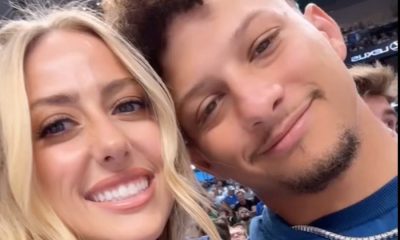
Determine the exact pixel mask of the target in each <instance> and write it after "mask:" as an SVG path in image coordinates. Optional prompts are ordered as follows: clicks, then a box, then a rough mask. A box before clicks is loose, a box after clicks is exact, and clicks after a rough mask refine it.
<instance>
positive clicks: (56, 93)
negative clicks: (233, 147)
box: [0, 8, 220, 240]
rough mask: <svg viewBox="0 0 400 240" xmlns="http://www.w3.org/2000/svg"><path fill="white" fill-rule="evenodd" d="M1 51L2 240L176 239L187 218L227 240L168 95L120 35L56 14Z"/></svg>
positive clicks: (22, 31) (19, 32)
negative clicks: (210, 212) (198, 183)
mask: <svg viewBox="0 0 400 240" xmlns="http://www.w3.org/2000/svg"><path fill="white" fill-rule="evenodd" d="M0 45H1V48H0V72H1V78H0V139H1V143H0V144H1V145H0V168H1V169H0V170H1V176H0V177H1V179H0V182H1V184H0V187H1V189H0V210H1V211H2V212H1V214H0V215H1V217H0V224H1V227H0V231H1V232H0V236H1V238H2V239H3V238H4V239H7V240H9V239H11V240H12V239H18V240H21V239H22V240H23V239H34V240H36V239H40V240H55V239H57V240H58V239H63V240H68V239H71V240H72V239H121V240H123V239H130V240H132V239H135V240H139V239H143V240H149V239H171V240H177V239H183V238H184V236H183V232H184V231H185V224H186V223H187V222H188V221H187V219H188V217H191V218H193V219H194V220H195V221H196V222H197V223H198V224H199V225H200V227H201V228H202V229H203V230H204V231H205V232H207V234H208V235H209V236H210V237H211V238H212V239H220V238H219V236H218V235H217V233H216V230H215V227H214V226H213V225H212V223H211V221H210V220H209V219H208V216H207V214H206V213H205V212H204V211H203V207H207V205H206V204H203V202H204V201H206V200H205V198H204V197H203V196H202V195H201V194H200V193H199V189H198V188H197V187H194V186H195V181H194V178H193V175H192V172H191V169H190V167H189V163H188V161H187V156H186V153H185V151H184V143H183V140H182V137H181V136H180V134H179V131H178V128H177V124H176V120H175V117H174V116H175V114H174V110H173V107H172V106H173V104H172V101H171V99H170V96H169V94H168V92H167V89H166V88H165V86H164V85H163V84H162V82H161V81H160V79H159V78H158V77H157V76H156V74H155V73H154V71H153V70H152V69H151V68H150V67H149V65H148V64H147V62H146V61H145V60H144V59H143V58H142V57H141V55H140V54H139V53H138V52H137V51H136V50H135V49H134V48H132V47H131V46H129V44H127V42H126V41H124V40H123V39H122V38H121V37H120V36H119V35H118V34H117V33H115V32H114V31H112V30H111V29H110V28H109V27H107V25H105V24H104V23H103V22H102V21H101V20H99V19H98V18H97V17H95V16H94V15H92V14H89V13H87V12H83V11H80V10H77V8H76V9H70V10H53V11H50V12H48V13H46V14H40V15H38V14H30V17H29V18H26V19H24V20H18V21H10V22H9V23H7V24H6V25H4V26H3V27H2V29H1V31H0ZM198 203H202V205H203V206H200V205H199V204H198Z"/></svg>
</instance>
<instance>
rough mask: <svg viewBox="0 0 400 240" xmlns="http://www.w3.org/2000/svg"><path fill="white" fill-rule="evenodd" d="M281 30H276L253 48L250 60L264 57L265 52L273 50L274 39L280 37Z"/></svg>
mask: <svg viewBox="0 0 400 240" xmlns="http://www.w3.org/2000/svg"><path fill="white" fill-rule="evenodd" d="M278 33H279V30H277V29H276V30H274V32H273V33H271V34H269V35H268V36H267V37H265V38H264V39H263V40H261V41H260V42H259V43H257V45H256V46H255V47H254V48H253V50H252V52H251V54H250V60H254V59H255V58H257V57H259V56H260V55H262V54H263V53H264V52H265V51H267V50H268V49H269V48H271V45H272V44H273V41H274V39H275V38H276V36H277V35H278Z"/></svg>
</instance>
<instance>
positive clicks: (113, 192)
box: [91, 178, 149, 202]
mask: <svg viewBox="0 0 400 240" xmlns="http://www.w3.org/2000/svg"><path fill="white" fill-rule="evenodd" d="M148 186H149V182H148V179H147V178H141V179H140V180H135V181H133V182H130V183H126V184H121V185H118V186H116V187H114V188H111V189H109V190H106V191H103V192H99V193H95V194H93V195H92V197H91V199H92V200H93V201H95V202H115V201H120V200H124V199H127V198H130V197H133V196H135V195H137V194H139V193H141V192H143V191H144V190H146V189H147V188H148Z"/></svg>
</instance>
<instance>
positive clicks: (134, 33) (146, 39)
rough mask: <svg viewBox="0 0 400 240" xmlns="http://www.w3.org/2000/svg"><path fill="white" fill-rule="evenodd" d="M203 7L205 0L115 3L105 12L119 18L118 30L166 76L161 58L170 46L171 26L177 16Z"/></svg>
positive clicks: (153, 0) (134, 0)
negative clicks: (168, 42) (169, 28)
mask: <svg viewBox="0 0 400 240" xmlns="http://www.w3.org/2000/svg"><path fill="white" fill-rule="evenodd" d="M202 4H203V0H115V6H114V8H113V9H109V11H107V9H105V14H106V15H107V14H113V15H116V16H115V17H116V19H112V21H113V24H114V26H116V27H117V28H118V30H119V31H120V33H121V34H122V35H123V36H124V37H125V38H126V39H127V40H128V41H129V42H131V43H132V44H134V45H135V47H136V48H138V49H139V50H140V51H141V52H142V54H143V55H144V57H145V58H146V59H147V61H149V63H150V65H151V66H152V67H153V68H154V69H155V71H156V72H157V73H158V74H159V75H162V67H161V63H160V57H161V55H162V53H163V51H164V50H165V47H166V44H167V39H166V32H167V29H168V26H169V24H170V23H171V22H172V21H173V20H174V18H176V16H178V15H180V14H182V13H185V12H188V11H190V10H192V9H194V8H196V7H197V6H200V5H202ZM110 12H112V13H110ZM106 18H107V17H106Z"/></svg>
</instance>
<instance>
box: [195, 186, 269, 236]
mask: <svg viewBox="0 0 400 240" xmlns="http://www.w3.org/2000/svg"><path fill="white" fill-rule="evenodd" d="M202 185H203V187H204V189H205V190H206V191H207V193H208V197H209V199H210V200H211V202H212V203H213V207H214V208H213V209H211V210H209V212H208V214H209V216H210V218H211V219H212V220H213V221H214V223H215V224H216V226H217V229H218V231H219V233H220V235H221V237H222V239H224V240H246V239H248V229H249V224H250V220H251V219H252V218H253V217H255V216H259V215H261V214H262V211H263V210H264V208H265V205H264V203H262V202H261V201H260V200H259V199H258V198H257V197H256V196H255V194H254V192H253V191H252V190H251V189H250V188H248V187H244V186H242V185H240V184H239V183H237V182H235V181H232V180H227V181H225V180H217V179H214V180H213V181H208V182H203V183H202ZM200 235H201V234H200ZM190 239H198V240H200V239H207V237H205V236H204V237H198V236H197V237H194V238H190Z"/></svg>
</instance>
